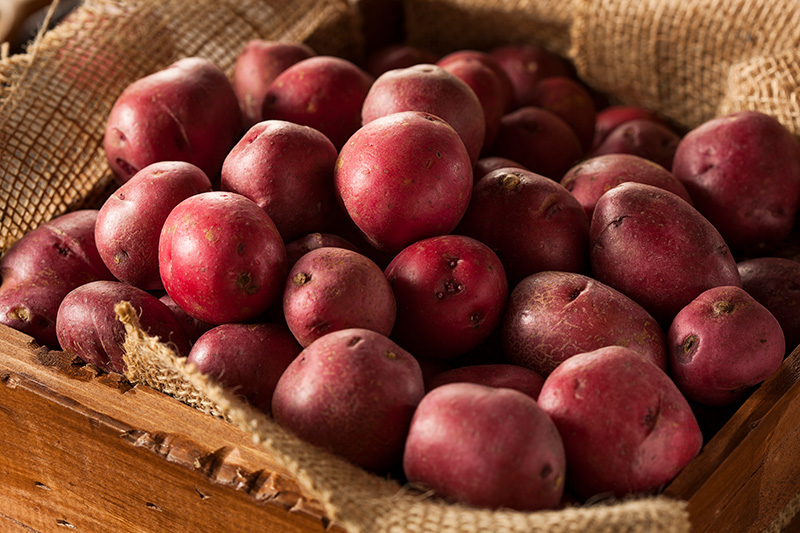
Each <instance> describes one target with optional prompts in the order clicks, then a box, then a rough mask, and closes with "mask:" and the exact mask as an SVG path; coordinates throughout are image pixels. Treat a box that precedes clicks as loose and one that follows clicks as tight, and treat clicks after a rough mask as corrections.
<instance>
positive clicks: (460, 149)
mask: <svg viewBox="0 0 800 533" xmlns="http://www.w3.org/2000/svg"><path fill="white" fill-rule="evenodd" d="M448 75H449V74H448ZM459 83H460V82H459ZM334 186H335V188H336V194H337V197H338V198H339V199H340V200H341V203H342V205H343V206H344V208H345V210H346V211H347V213H348V215H349V216H350V218H351V219H352V220H353V222H354V223H355V224H356V226H358V228H359V229H360V230H361V232H362V233H363V234H364V236H365V237H366V239H367V240H368V241H369V242H370V244H372V245H373V246H375V247H376V248H378V249H379V250H384V251H388V252H390V253H397V252H399V251H400V250H402V249H403V248H405V247H406V246H408V245H409V244H411V243H413V242H415V241H418V240H420V239H424V238H426V237H433V236H436V235H444V234H447V233H450V232H451V231H452V230H453V229H454V228H455V227H456V225H457V224H458V221H459V220H461V217H462V216H463V215H464V212H465V211H466V210H467V205H468V204H469V201H470V197H471V194H472V164H471V162H470V157H469V154H468V153H467V150H466V148H465V147H464V143H463V142H462V141H461V138H460V137H459V136H458V134H457V133H456V131H455V130H454V129H453V128H452V127H451V126H450V125H449V124H447V123H446V122H445V121H444V120H442V119H441V118H439V117H436V116H433V115H431V114H428V113H422V112H418V111H406V112H402V113H393V114H391V115H388V116H385V117H382V118H378V119H375V120H373V121H371V122H369V123H368V124H366V125H365V126H364V127H362V128H361V129H360V130H359V131H358V132H356V134H355V135H353V137H351V138H350V140H349V141H348V142H347V144H346V145H345V146H344V147H343V148H342V150H341V151H340V152H339V159H338V160H337V162H336V172H335V176H334Z"/></svg>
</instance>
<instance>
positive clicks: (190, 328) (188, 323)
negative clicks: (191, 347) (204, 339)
mask: <svg viewBox="0 0 800 533" xmlns="http://www.w3.org/2000/svg"><path fill="white" fill-rule="evenodd" d="M159 300H160V301H161V303H162V304H164V305H166V306H167V309H169V310H170V311H172V314H173V315H175V318H177V319H178V322H179V323H180V324H181V325H182V326H183V331H184V333H186V336H187V337H188V338H189V342H190V343H192V344H194V343H195V342H196V341H197V339H199V338H200V336H201V335H202V334H203V333H205V332H206V331H208V330H210V329H211V328H213V327H214V324H209V323H208V322H203V321H202V320H198V319H196V318H195V317H193V316H191V315H190V314H189V313H187V312H186V311H184V310H183V308H181V306H179V305H178V304H176V303H175V300H173V299H172V297H171V296H170V295H169V294H164V295H163V296H161V297H160V298H159Z"/></svg>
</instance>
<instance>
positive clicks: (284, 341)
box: [186, 323, 303, 413]
mask: <svg viewBox="0 0 800 533" xmlns="http://www.w3.org/2000/svg"><path fill="white" fill-rule="evenodd" d="M302 349H303V348H302V347H301V346H300V345H299V344H298V343H297V341H296V340H295V338H294V336H293V335H292V333H291V332H290V331H289V330H288V329H287V328H286V326H283V325H278V324H267V323H256V324H222V325H219V326H216V327H214V328H212V329H210V330H208V331H207V332H205V333H204V334H203V335H201V336H200V338H199V339H197V342H195V343H194V346H192V350H191V351H190V352H189V355H188V357H187V358H186V362H187V363H191V364H193V365H195V369H196V370H197V371H199V372H202V373H203V374H206V375H208V376H211V377H212V378H213V379H214V381H216V382H217V383H219V384H220V385H222V386H224V387H227V388H228V389H230V390H232V391H234V392H235V393H236V394H237V395H239V396H241V397H243V398H244V399H245V400H246V401H247V402H249V403H250V404H251V405H252V406H253V407H255V408H256V409H259V410H261V411H262V412H264V413H269V412H270V411H271V410H272V394H273V393H274V391H275V386H276V385H277V384H278V380H279V379H280V377H281V375H282V374H283V372H284V371H285V370H286V368H287V367H288V366H289V364H290V363H291V362H292V361H294V359H295V357H297V355H298V354H299V353H300V352H301V351H302Z"/></svg>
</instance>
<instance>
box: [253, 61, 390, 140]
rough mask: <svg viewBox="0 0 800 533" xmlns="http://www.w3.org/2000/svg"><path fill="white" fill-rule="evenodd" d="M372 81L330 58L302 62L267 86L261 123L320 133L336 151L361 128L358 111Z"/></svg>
mask: <svg viewBox="0 0 800 533" xmlns="http://www.w3.org/2000/svg"><path fill="white" fill-rule="evenodd" d="M373 81H374V79H373V77H372V76H370V75H369V74H367V72H365V71H364V70H362V69H361V68H359V67H357V66H356V65H355V64H353V63H351V62H350V61H347V60H346V59H342V58H339V57H333V56H315V57H310V58H308V59H304V60H302V61H299V62H297V63H295V64H294V65H292V66H291V67H289V68H287V69H286V70H284V71H283V72H281V73H280V74H279V75H278V76H277V77H276V78H275V79H274V80H273V81H272V84H270V86H269V88H268V89H267V94H266V95H265V96H264V106H263V107H262V109H261V113H262V118H263V120H285V121H287V122H294V123H296V124H301V125H303V126H309V127H311V128H314V129H315V130H319V131H321V132H322V133H323V134H324V135H325V136H326V137H328V139H330V141H331V142H332V143H333V145H334V146H335V147H336V149H337V150H340V149H341V148H342V146H343V145H344V143H345V142H346V141H347V139H348V138H349V137H350V136H351V135H352V134H353V133H355V131H356V130H357V129H358V128H359V127H360V126H361V107H362V105H363V103H364V98H366V96H367V91H369V88H370V86H371V85H372V82H373Z"/></svg>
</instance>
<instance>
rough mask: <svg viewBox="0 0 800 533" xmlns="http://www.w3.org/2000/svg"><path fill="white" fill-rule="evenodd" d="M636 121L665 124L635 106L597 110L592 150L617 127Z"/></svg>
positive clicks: (653, 113) (653, 112)
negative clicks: (642, 120) (643, 120)
mask: <svg viewBox="0 0 800 533" xmlns="http://www.w3.org/2000/svg"><path fill="white" fill-rule="evenodd" d="M638 119H645V120H652V121H653V122H658V123H661V124H665V123H664V121H663V120H661V117H659V116H658V114H657V113H656V112H655V111H652V110H650V109H647V108H645V107H641V106H637V105H621V104H620V105H612V106H608V107H604V108H603V109H599V110H598V111H597V114H596V115H595V124H594V138H593V140H592V148H595V147H597V146H599V145H600V143H602V142H603V141H604V140H605V138H606V136H607V135H608V134H609V133H611V131H613V130H614V129H616V127H617V126H619V125H621V124H622V123H624V122H628V121H629V120H638ZM665 125H666V124H665Z"/></svg>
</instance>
